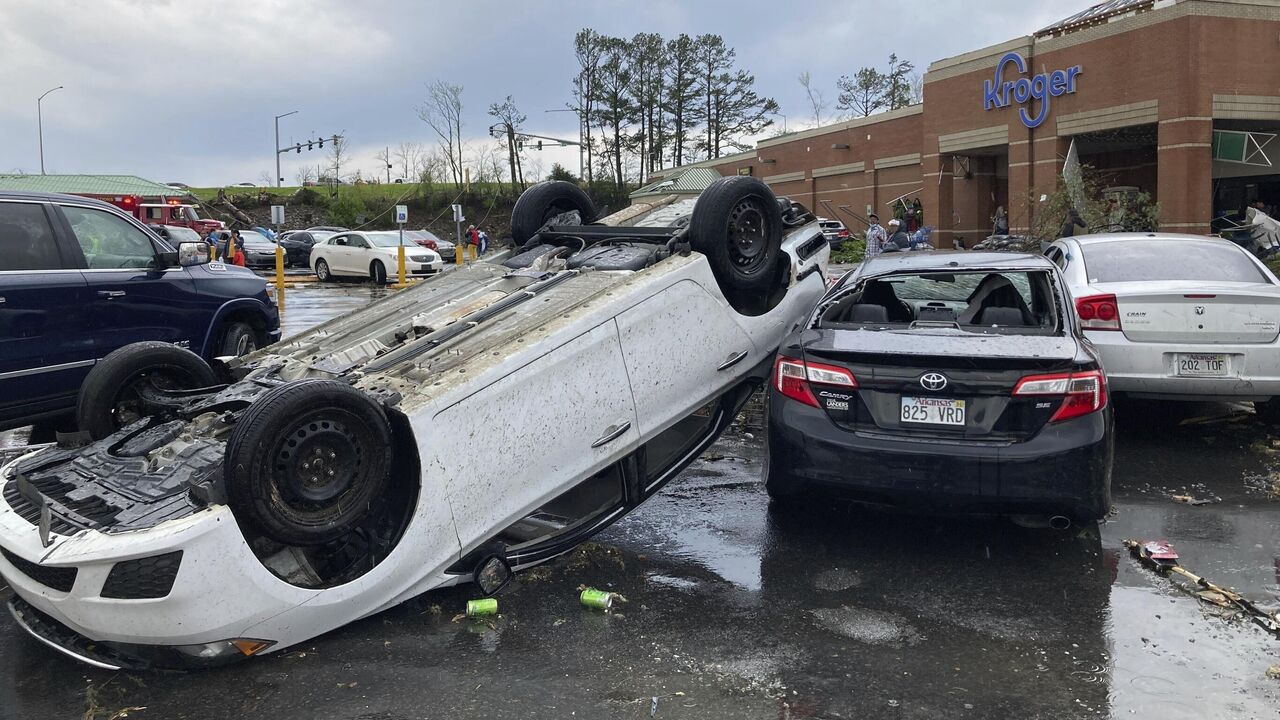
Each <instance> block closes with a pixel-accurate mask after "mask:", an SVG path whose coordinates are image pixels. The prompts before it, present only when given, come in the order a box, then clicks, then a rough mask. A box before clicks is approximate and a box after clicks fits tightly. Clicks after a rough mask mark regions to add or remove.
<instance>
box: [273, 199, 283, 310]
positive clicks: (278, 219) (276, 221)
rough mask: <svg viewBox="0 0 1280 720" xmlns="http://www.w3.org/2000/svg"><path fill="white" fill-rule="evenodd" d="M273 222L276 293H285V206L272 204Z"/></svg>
mask: <svg viewBox="0 0 1280 720" xmlns="http://www.w3.org/2000/svg"><path fill="white" fill-rule="evenodd" d="M271 224H272V225H274V226H275V231H276V236H275V237H274V238H272V239H273V240H274V241H275V243H276V293H277V294H283V293H284V248H283V247H281V246H280V226H281V225H283V224H284V206H283V205H272V206H271Z"/></svg>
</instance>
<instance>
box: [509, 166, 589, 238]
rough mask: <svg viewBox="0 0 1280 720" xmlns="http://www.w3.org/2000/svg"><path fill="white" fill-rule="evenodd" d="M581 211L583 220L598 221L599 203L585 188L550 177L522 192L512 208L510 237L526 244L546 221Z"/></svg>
mask: <svg viewBox="0 0 1280 720" xmlns="http://www.w3.org/2000/svg"><path fill="white" fill-rule="evenodd" d="M574 210H577V211H578V215H579V216H581V218H582V224H583V225H588V224H590V223H593V222H595V221H596V215H597V212H598V211H597V210H596V204H595V203H594V202H592V201H591V198H590V197H589V196H588V195H587V194H586V193H585V192H583V190H582V188H580V187H578V186H577V185H575V184H573V183H571V182H566V181H564V180H548V181H547V182H540V183H538V184H536V185H533V186H531V187H530V188H529V189H528V190H525V191H524V192H522V193H520V197H519V199H517V200H516V205H515V207H514V208H512V210H511V238H512V239H513V240H514V241H515V244H516V247H524V245H525V244H526V243H528V242H529V240H530V239H532V238H533V237H534V236H535V235H537V234H538V231H539V230H541V229H542V226H543V225H546V224H547V221H549V220H551V219H552V218H554V217H555V216H556V215H560V214H562V213H567V212H572V211H574Z"/></svg>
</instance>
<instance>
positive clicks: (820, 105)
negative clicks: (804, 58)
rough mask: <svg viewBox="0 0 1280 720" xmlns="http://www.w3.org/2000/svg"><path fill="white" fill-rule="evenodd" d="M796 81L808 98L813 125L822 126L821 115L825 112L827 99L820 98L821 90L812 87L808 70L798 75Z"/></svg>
mask: <svg viewBox="0 0 1280 720" xmlns="http://www.w3.org/2000/svg"><path fill="white" fill-rule="evenodd" d="M796 79H797V80H799V81H800V87H802V88H804V92H805V94H806V95H808V96H809V106H810V107H811V108H813V125H814V127H817V126H818V125H821V124H822V113H824V112H826V110H827V99H826V98H825V97H823V96H822V90H820V89H818V88H815V87H813V84H812V82H811V78H810V76H809V71H808V70H805V71H804V72H802V73H800V77H798V78H796Z"/></svg>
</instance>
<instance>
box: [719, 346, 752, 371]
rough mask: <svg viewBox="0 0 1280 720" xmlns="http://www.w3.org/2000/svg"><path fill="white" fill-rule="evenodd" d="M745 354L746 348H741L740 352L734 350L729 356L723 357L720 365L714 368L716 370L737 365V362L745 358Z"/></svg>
mask: <svg viewBox="0 0 1280 720" xmlns="http://www.w3.org/2000/svg"><path fill="white" fill-rule="evenodd" d="M746 356H747V351H746V350H743V351H742V352H736V353H734V354H732V355H730V356H729V357H727V358H725V361H724V362H722V363H720V367H718V368H716V370H717V371H719V370H728V369H729V368H731V367H733V366H734V365H737V364H738V363H740V362H742V359H743V358H745V357H746Z"/></svg>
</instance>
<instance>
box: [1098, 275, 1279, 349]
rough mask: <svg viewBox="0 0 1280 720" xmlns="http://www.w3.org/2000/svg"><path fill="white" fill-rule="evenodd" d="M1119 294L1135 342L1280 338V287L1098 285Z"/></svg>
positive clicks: (1124, 327) (1124, 324)
mask: <svg viewBox="0 0 1280 720" xmlns="http://www.w3.org/2000/svg"><path fill="white" fill-rule="evenodd" d="M1092 287H1093V289H1094V290H1095V291H1097V292H1098V293H1100V294H1105V295H1115V297H1116V308H1117V310H1118V314H1119V318H1120V330H1121V331H1122V332H1123V333H1124V336H1125V337H1126V338H1128V339H1129V340H1132V341H1133V342H1161V343H1203V344H1227V343H1270V342H1274V341H1275V339H1276V337H1277V335H1280V287H1277V286H1275V285H1270V284H1266V283H1244V282H1241V283H1215V284H1206V283H1196V282H1169V281H1165V282H1130V283H1098V284H1094V285H1093V286H1092Z"/></svg>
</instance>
